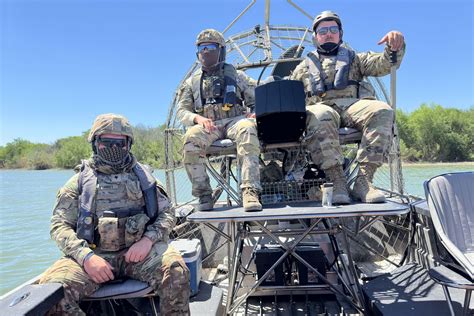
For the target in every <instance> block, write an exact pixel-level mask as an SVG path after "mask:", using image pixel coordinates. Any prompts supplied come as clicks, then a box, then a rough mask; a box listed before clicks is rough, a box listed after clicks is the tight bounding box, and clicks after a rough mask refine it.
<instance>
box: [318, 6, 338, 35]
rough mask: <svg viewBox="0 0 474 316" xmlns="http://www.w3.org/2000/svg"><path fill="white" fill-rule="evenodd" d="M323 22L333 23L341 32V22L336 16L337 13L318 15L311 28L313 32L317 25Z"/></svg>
mask: <svg viewBox="0 0 474 316" xmlns="http://www.w3.org/2000/svg"><path fill="white" fill-rule="evenodd" d="M323 21H335V22H336V23H337V25H339V29H340V30H342V22H341V18H340V17H339V15H337V13H335V12H332V11H323V12H321V13H319V14H318V15H317V16H316V17H315V18H314V20H313V25H312V27H311V29H312V30H313V32H314V31H315V30H316V27H317V26H318V24H319V23H321V22H323Z"/></svg>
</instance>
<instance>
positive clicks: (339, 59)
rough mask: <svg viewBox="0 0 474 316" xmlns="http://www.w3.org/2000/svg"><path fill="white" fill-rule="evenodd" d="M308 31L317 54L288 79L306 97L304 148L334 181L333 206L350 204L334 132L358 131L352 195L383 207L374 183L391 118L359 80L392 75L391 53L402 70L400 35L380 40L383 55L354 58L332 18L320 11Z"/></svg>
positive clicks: (335, 17) (394, 33)
mask: <svg viewBox="0 0 474 316" xmlns="http://www.w3.org/2000/svg"><path fill="white" fill-rule="evenodd" d="M312 29H313V43H314V45H315V47H316V50H314V51H313V52H311V53H309V54H308V57H307V58H306V59H305V60H304V61H302V62H301V63H300V64H299V65H298V66H297V67H296V69H295V70H294V72H293V74H292V75H291V77H290V78H291V79H294V80H300V81H302V82H303V84H304V87H305V92H306V94H307V99H306V105H307V115H308V119H307V133H308V134H309V135H312V137H311V138H310V140H309V143H308V149H309V150H310V151H311V153H312V158H313V160H314V162H315V163H316V164H320V165H321V168H322V169H323V170H324V171H325V173H326V175H327V176H328V178H329V179H330V181H332V182H334V196H333V201H334V202H335V203H337V204H349V203H350V198H349V194H348V190H347V184H346V179H345V177H344V173H343V170H342V163H343V160H344V158H343V155H342V150H341V146H340V144H339V135H338V129H339V126H340V125H342V126H347V127H352V128H355V129H357V130H359V131H361V132H362V140H361V143H360V147H359V151H358V153H357V157H356V159H357V161H358V162H359V164H360V169H359V173H358V174H357V178H356V180H355V183H354V188H353V190H352V196H353V198H355V199H357V200H361V201H362V202H366V203H377V202H384V201H385V196H384V195H383V193H382V192H380V191H378V190H376V189H375V188H374V187H373V185H372V181H373V177H374V174H375V171H376V170H377V168H378V167H380V166H381V165H382V163H383V159H384V155H385V154H386V152H387V150H388V148H389V145H390V140H391V137H392V126H393V119H394V114H393V110H392V109H391V107H390V106H389V105H388V104H386V103H384V102H381V101H377V100H375V97H374V96H375V93H374V91H373V89H372V87H371V86H370V85H369V84H368V83H366V82H363V79H364V77H366V76H384V75H387V74H388V73H390V67H391V64H390V51H395V52H397V53H396V54H397V64H396V67H399V66H400V63H401V61H402V57H403V55H404V52H405V43H404V39H403V35H402V33H400V32H398V31H391V32H388V33H387V34H386V35H385V36H384V37H382V39H381V40H380V41H379V43H378V44H383V43H385V44H387V46H386V47H385V50H384V52H383V53H374V52H365V53H355V52H354V51H353V50H352V49H350V48H349V47H347V46H346V45H344V44H343V42H342V35H343V29H342V23H341V19H340V18H339V16H338V15H337V14H336V13H334V12H331V11H324V12H322V13H321V14H319V15H318V16H316V18H315V19H314V21H313V26H312Z"/></svg>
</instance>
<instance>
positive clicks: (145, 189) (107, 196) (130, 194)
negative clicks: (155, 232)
mask: <svg viewBox="0 0 474 316" xmlns="http://www.w3.org/2000/svg"><path fill="white" fill-rule="evenodd" d="M132 171H133V172H129V173H121V174H103V173H97V171H96V170H94V169H92V168H91V167H90V166H89V164H88V163H87V161H82V166H81V171H80V173H79V179H78V189H79V218H78V221H77V228H76V234H77V236H78V237H79V238H81V239H85V240H87V242H88V243H89V244H94V243H95V239H94V238H95V236H94V230H95V223H94V215H95V216H96V217H97V218H101V217H104V216H110V215H112V216H113V217H116V218H120V219H123V218H125V219H126V218H128V217H131V216H134V215H136V214H146V215H147V216H148V218H149V219H150V220H149V223H153V222H154V221H155V219H156V217H157V215H158V200H157V191H156V190H157V188H156V185H157V182H156V179H155V178H154V177H153V175H152V174H151V173H150V172H149V171H148V170H147V168H146V167H144V166H143V165H142V164H140V163H138V162H137V163H136V164H135V166H134V167H133V168H132Z"/></svg>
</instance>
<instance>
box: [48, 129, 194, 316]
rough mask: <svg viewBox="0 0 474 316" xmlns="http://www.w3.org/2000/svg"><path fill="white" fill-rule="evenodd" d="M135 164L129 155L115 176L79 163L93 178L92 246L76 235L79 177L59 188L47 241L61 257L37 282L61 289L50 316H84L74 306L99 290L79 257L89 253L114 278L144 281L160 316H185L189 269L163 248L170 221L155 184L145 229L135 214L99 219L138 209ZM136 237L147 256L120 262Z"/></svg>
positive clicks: (171, 214)
mask: <svg viewBox="0 0 474 316" xmlns="http://www.w3.org/2000/svg"><path fill="white" fill-rule="evenodd" d="M114 123H117V120H115V121H114ZM118 125H120V123H119V124H118ZM122 134H124V133H122ZM130 135H131V134H130ZM136 164H137V162H136V160H135V159H134V158H133V156H132V160H131V162H130V163H129V164H128V167H126V168H125V169H124V170H122V172H120V173H117V172H115V171H111V169H110V166H107V165H101V164H100V163H98V162H97V160H95V159H93V158H91V159H89V160H87V161H84V165H83V168H84V167H87V168H91V170H93V171H94V174H95V175H96V177H97V185H96V186H95V187H96V188H97V190H96V192H95V197H94V198H93V200H94V206H93V214H94V215H93V221H92V222H93V231H94V232H95V233H94V242H93V243H89V242H88V241H86V240H84V239H82V238H79V236H78V235H79V233H78V230H79V228H78V227H79V225H80V222H79V221H80V207H82V206H83V205H82V204H81V203H82V200H81V193H80V192H82V193H84V188H82V189H80V178H81V176H80V174H79V173H78V174H75V175H74V176H73V177H71V179H69V181H68V182H67V183H66V184H65V186H64V187H62V188H61V189H60V191H59V193H58V195H57V200H56V204H55V206H54V210H53V216H52V219H51V237H52V238H53V239H54V240H55V241H56V243H57V245H58V247H59V248H60V250H61V251H62V252H63V253H64V255H65V256H64V257H63V258H61V259H60V260H58V261H57V262H56V263H54V264H53V266H52V267H51V268H49V269H48V270H47V271H46V272H45V273H44V274H43V275H42V276H41V279H40V283H51V282H58V283H62V284H63V286H64V290H65V298H64V299H63V300H62V301H61V302H60V303H59V304H58V305H57V306H56V308H55V310H53V311H52V312H53V313H60V314H64V313H67V314H77V315H84V313H83V311H82V310H81V309H80V308H79V305H78V302H79V301H80V300H81V299H83V298H84V297H87V296H89V295H91V294H92V293H94V291H95V290H97V289H98V288H99V287H100V284H97V283H95V282H94V281H93V280H92V279H91V278H90V276H89V275H88V274H87V272H86V271H85V270H84V268H83V264H84V260H85V258H87V257H88V256H90V253H92V252H93V253H94V254H95V255H98V256H100V257H102V258H103V259H105V260H106V261H107V262H109V263H110V265H111V266H112V267H113V274H114V277H115V278H120V277H124V276H128V277H131V278H134V279H137V280H141V281H143V282H147V283H149V284H150V286H152V287H153V288H154V290H155V291H156V292H157V293H158V295H159V296H160V311H161V315H189V294H190V286H189V270H188V269H187V267H186V264H185V263H184V261H183V259H182V257H181V255H180V253H179V252H178V251H176V250H175V249H173V248H172V247H169V246H168V244H167V241H168V235H169V233H170V231H171V229H172V227H173V226H174V225H175V220H176V219H175V215H174V211H173V208H172V206H171V204H170V202H169V200H168V198H167V196H166V194H165V192H164V191H163V189H162V187H161V185H159V184H158V183H156V185H155V190H156V195H154V196H156V203H157V206H158V213H157V214H156V219H155V221H154V222H152V223H149V224H148V225H147V222H148V220H149V219H150V218H149V217H147V215H146V214H145V213H140V212H138V213H137V214H135V215H134V216H129V217H122V218H119V217H108V216H105V213H106V212H110V211H111V210H117V209H124V210H125V209H130V210H131V209H138V210H140V209H144V207H145V205H146V202H145V195H144V192H142V189H141V188H140V182H139V178H138V176H137V175H136V172H134V170H135V169H134V166H135V165H136ZM152 189H153V187H152ZM89 193H90V192H89ZM84 194H85V193H84ZM108 220H117V221H118V226H116V227H118V229H113V228H112V227H113V226H110V225H106V224H104V222H106V221H108ZM142 236H146V237H147V238H149V239H150V240H151V241H152V242H153V246H152V248H151V250H150V253H149V254H148V255H147V256H146V257H145V259H144V260H142V261H141V262H136V263H132V262H128V263H127V262H125V258H124V254H125V253H126V252H127V250H128V249H129V247H130V246H131V245H132V244H133V243H134V242H136V241H138V240H140V239H141V238H142Z"/></svg>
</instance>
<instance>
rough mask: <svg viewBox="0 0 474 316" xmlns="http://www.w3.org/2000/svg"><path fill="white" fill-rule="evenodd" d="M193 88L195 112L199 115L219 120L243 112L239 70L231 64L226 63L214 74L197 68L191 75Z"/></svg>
mask: <svg viewBox="0 0 474 316" xmlns="http://www.w3.org/2000/svg"><path fill="white" fill-rule="evenodd" d="M191 89H192V91H193V98H194V105H193V107H194V112H196V113H198V114H199V115H202V116H204V117H206V118H209V119H211V120H213V121H217V120H222V119H226V118H232V117H235V116H239V115H242V114H243V107H242V100H241V98H240V97H239V94H240V91H239V89H238V86H237V71H236V70H235V68H234V66H232V65H230V64H224V66H223V67H222V68H221V69H220V71H219V72H218V74H216V75H214V76H212V75H211V76H207V75H204V74H203V72H202V69H199V70H197V71H196V72H195V73H194V74H193V75H192V77H191Z"/></svg>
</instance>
